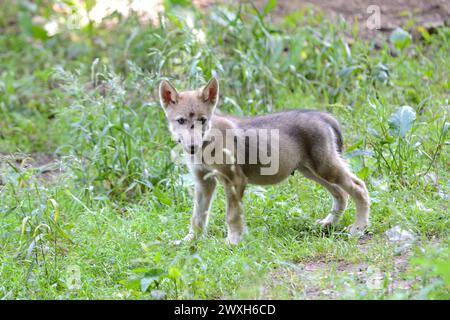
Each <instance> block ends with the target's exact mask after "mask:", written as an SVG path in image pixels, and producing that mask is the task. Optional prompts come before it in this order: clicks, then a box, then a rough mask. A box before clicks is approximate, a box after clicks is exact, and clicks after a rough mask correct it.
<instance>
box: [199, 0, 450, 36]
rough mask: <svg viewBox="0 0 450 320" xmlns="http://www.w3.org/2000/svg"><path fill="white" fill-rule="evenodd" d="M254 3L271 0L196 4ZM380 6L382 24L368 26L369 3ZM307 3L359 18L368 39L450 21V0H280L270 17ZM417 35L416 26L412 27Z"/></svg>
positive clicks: (261, 5)
mask: <svg viewBox="0 0 450 320" xmlns="http://www.w3.org/2000/svg"><path fill="white" fill-rule="evenodd" d="M219 2H226V3H230V2H231V3H239V2H244V3H253V4H254V5H255V6H256V7H257V8H258V9H263V8H264V6H265V5H266V3H267V0H251V1H250V0H248V1H238V0H194V4H196V5H197V6H198V7H200V8H202V9H207V8H210V7H211V6H212V5H214V4H215V3H219ZM373 5H375V6H378V7H379V10H380V28H379V29H377V30H371V29H369V28H368V27H367V23H366V22H367V19H368V18H369V17H370V16H371V15H372V12H370V11H369V12H368V8H369V6H373ZM305 6H311V7H313V8H316V9H319V10H322V11H324V12H325V13H326V14H327V15H328V16H329V18H330V19H339V18H340V17H342V18H344V19H345V20H346V21H347V22H348V23H349V24H350V25H353V23H354V21H355V20H357V21H358V26H359V36H361V37H362V38H366V39H373V38H376V37H379V36H380V34H381V35H382V34H383V33H385V32H390V31H391V30H393V29H395V28H397V27H405V28H409V27H411V26H412V25H414V26H423V27H424V28H426V29H427V30H429V31H433V30H434V29H436V28H438V27H440V26H443V25H445V24H447V25H449V24H450V1H449V0H414V1H412V0H278V2H277V5H276V7H275V8H274V9H273V10H272V12H270V14H269V17H270V18H272V19H273V20H274V21H279V20H281V19H282V18H283V17H284V16H286V15H288V14H290V13H292V12H295V11H298V10H300V9H302V8H303V7H305ZM411 31H412V32H413V33H415V34H416V35H417V32H415V31H416V30H411Z"/></svg>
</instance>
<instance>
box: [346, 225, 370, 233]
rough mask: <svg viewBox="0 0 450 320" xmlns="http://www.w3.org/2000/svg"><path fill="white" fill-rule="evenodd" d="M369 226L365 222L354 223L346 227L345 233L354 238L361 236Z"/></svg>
mask: <svg viewBox="0 0 450 320" xmlns="http://www.w3.org/2000/svg"><path fill="white" fill-rule="evenodd" d="M368 225H369V224H368V223H367V222H355V223H354V224H352V225H349V226H348V227H347V231H348V232H349V233H350V234H351V235H354V236H362V235H363V234H364V231H365V230H366V229H367V226H368Z"/></svg>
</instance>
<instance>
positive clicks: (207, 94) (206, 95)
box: [202, 77, 219, 107]
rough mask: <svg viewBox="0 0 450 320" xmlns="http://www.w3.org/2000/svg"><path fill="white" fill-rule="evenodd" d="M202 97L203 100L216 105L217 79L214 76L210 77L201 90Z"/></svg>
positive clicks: (217, 96)
mask: <svg viewBox="0 0 450 320" xmlns="http://www.w3.org/2000/svg"><path fill="white" fill-rule="evenodd" d="M202 99H203V101H204V102H207V103H209V104H211V105H212V106H213V107H215V106H216V104H217V101H218V100H219V81H218V80H217V79H216V78H214V77H213V78H211V80H209V82H208V84H207V85H206V86H205V87H204V88H203V90H202Z"/></svg>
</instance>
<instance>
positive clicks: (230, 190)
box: [224, 176, 246, 245]
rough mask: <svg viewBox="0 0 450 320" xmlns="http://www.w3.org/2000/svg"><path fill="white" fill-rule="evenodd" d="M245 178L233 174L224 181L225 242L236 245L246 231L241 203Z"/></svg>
mask: <svg viewBox="0 0 450 320" xmlns="http://www.w3.org/2000/svg"><path fill="white" fill-rule="evenodd" d="M245 185H246V178H245V177H243V176H234V177H232V178H231V179H226V181H224V186H225V194H226V197H227V217H226V219H227V226H228V236H227V242H228V243H229V244H231V245H237V244H238V243H239V241H240V240H241V239H242V237H243V236H244V234H245V232H246V226H245V220H244V212H243V203H242V198H243V196H244V190H245Z"/></svg>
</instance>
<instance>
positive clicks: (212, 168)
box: [160, 78, 370, 244]
mask: <svg viewBox="0 0 450 320" xmlns="http://www.w3.org/2000/svg"><path fill="white" fill-rule="evenodd" d="M160 99H161V105H162V107H163V109H164V111H165V114H166V117H167V120H168V123H169V128H170V131H171V132H172V134H173V135H174V136H175V137H176V139H177V140H179V141H180V143H181V144H182V145H183V148H184V150H185V151H186V154H187V159H188V161H187V165H188V167H189V169H190V171H191V172H192V173H193V175H194V177H195V180H196V188H195V204H194V213H193V216H192V219H191V229H190V232H189V234H188V236H187V237H186V238H185V239H186V240H191V239H193V238H194V237H195V236H196V235H198V234H199V233H201V231H202V230H203V229H204V228H206V224H207V217H208V211H209V208H210V204H211V200H212V195H213V193H214V189H215V186H216V183H215V181H216V179H218V180H220V181H221V182H222V184H223V185H224V188H225V194H226V198H227V219H226V221H227V225H228V237H227V241H228V242H229V243H230V244H237V243H238V242H239V241H240V240H241V239H242V237H243V236H244V233H245V231H246V227H245V222H244V216H243V203H242V198H243V196H244V190H245V187H246V185H247V184H248V183H251V184H262V185H265V184H275V183H279V182H281V181H283V180H285V179H286V178H288V177H289V176H290V175H291V174H292V173H294V172H295V171H299V172H301V173H302V174H303V175H304V176H305V177H306V178H308V179H311V180H313V181H315V182H317V183H319V184H321V185H322V186H324V187H325V188H326V189H327V190H328V191H329V192H330V194H331V195H332V196H333V207H332V210H331V212H330V214H329V215H328V216H327V217H326V218H325V219H323V220H320V221H318V222H319V223H320V224H321V225H322V226H324V227H325V226H329V225H331V224H335V223H337V222H338V221H339V218H340V217H341V215H342V213H343V212H344V210H345V209H346V206H347V199H348V197H349V196H350V197H351V198H353V200H354V201H355V203H356V221H355V223H354V224H353V225H351V226H350V227H349V231H350V232H351V233H358V232H361V231H363V230H364V229H365V228H366V226H367V225H368V223H369V212H370V209H369V207H370V199H369V193H368V191H367V188H366V185H365V183H364V182H363V181H362V180H360V179H359V178H358V177H356V176H355V175H354V174H353V173H351V172H350V170H349V169H348V166H347V164H346V163H345V162H344V161H343V160H342V158H341V156H340V153H341V151H342V145H343V143H342V136H341V131H340V126H339V123H338V121H337V120H336V119H335V118H334V117H333V116H331V115H330V114H328V113H325V112H321V111H316V110H299V109H294V110H288V111H284V112H277V113H274V114H268V115H262V116H256V117H235V116H229V115H219V114H218V113H216V112H214V111H215V108H216V105H217V103H218V99H219V83H218V81H217V80H216V79H214V78H213V79H211V80H210V81H209V82H208V84H207V85H206V86H204V87H201V88H200V89H198V90H193V91H183V92H180V93H178V92H177V90H176V89H175V88H174V87H173V86H172V85H171V84H170V83H169V82H167V81H163V82H162V83H161V85H160ZM180 118H182V119H184V121H183V123H182V124H180V123H179V121H178V120H179V119H180ZM201 118H204V119H205V121H204V124H202V125H201V126H200V127H198V126H196V125H195V124H198V123H199V119H201ZM212 129H214V130H216V132H217V131H219V132H222V133H223V136H225V135H226V132H227V130H228V131H231V132H232V136H231V137H232V138H233V140H234V141H239V139H245V132H246V130H247V131H248V130H276V131H277V132H279V142H280V144H279V149H278V150H276V151H275V154H273V155H272V156H277V157H278V159H279V169H278V170H277V171H276V172H275V173H274V174H272V175H263V174H261V172H262V171H261V169H262V168H263V167H264V165H263V164H262V163H261V162H260V161H259V160H258V162H257V163H253V164H250V163H238V162H230V163H205V162H203V163H197V162H195V161H194V160H195V159H196V155H192V154H191V152H190V150H191V148H192V146H195V147H197V148H200V150H201V149H203V148H205V145H206V147H213V148H215V149H217V150H215V151H216V152H223V153H224V155H225V156H227V157H230V159H234V158H235V155H236V153H237V152H238V151H239V149H238V147H237V146H236V147H235V148H232V150H228V149H227V150H224V149H223V145H224V144H223V143H222V144H220V143H219V142H223V141H220V140H214V141H213V142H209V143H205V141H206V139H207V138H208V137H209V132H210V131H212ZM186 132H187V133H186ZM233 134H234V136H233ZM242 134H244V137H242V136H241V135H242ZM260 141H262V143H263V144H267V146H268V147H270V145H271V144H272V142H271V140H269V139H267V140H264V139H262V140H260ZM225 151H226V152H225ZM244 151H245V150H244Z"/></svg>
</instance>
